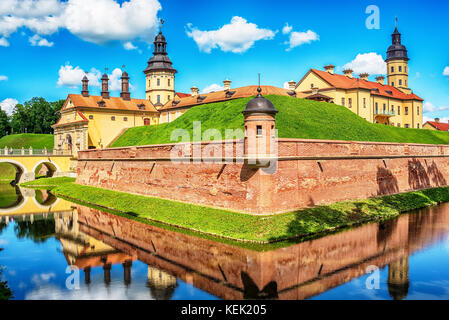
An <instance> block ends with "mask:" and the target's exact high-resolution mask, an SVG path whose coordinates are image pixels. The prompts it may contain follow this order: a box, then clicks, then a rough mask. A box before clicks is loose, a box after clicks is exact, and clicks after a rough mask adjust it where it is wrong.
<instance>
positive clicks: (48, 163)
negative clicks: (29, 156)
mask: <svg viewBox="0 0 449 320" xmlns="http://www.w3.org/2000/svg"><path fill="white" fill-rule="evenodd" d="M40 165H43V166H45V167H46V168H47V170H48V172H50V174H47V176H48V177H51V176H53V174H55V173H56V172H61V169H60V168H59V166H58V165H57V164H56V163H55V162H53V161H51V160H41V161H39V162H37V163H36V164H35V165H34V167H33V170H32V172H34V173H36V170H37V168H38V167H39V166H40Z"/></svg>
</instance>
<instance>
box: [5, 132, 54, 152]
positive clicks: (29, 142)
mask: <svg viewBox="0 0 449 320" xmlns="http://www.w3.org/2000/svg"><path fill="white" fill-rule="evenodd" d="M53 144H54V139H53V135H52V134H34V133H22V134H12V135H9V136H4V137H2V138H1V139H0V148H4V147H8V148H13V149H21V148H22V147H24V148H29V147H32V148H34V149H44V147H45V148H47V149H53Z"/></svg>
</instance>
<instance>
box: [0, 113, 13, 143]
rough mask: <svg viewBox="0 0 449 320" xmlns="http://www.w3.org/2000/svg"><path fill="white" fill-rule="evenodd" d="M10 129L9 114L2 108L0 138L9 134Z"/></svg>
mask: <svg viewBox="0 0 449 320" xmlns="http://www.w3.org/2000/svg"><path fill="white" fill-rule="evenodd" d="M10 130H11V127H10V125H9V119H8V115H7V114H6V112H5V111H3V110H0V138H1V137H3V136H5V135H7V134H8V133H9V132H10Z"/></svg>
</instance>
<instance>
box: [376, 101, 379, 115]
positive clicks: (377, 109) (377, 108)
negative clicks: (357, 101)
mask: <svg viewBox="0 0 449 320" xmlns="http://www.w3.org/2000/svg"><path fill="white" fill-rule="evenodd" d="M378 113H379V105H378V104H377V102H376V114H378Z"/></svg>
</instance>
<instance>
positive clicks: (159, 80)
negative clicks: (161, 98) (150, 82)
mask: <svg viewBox="0 0 449 320" xmlns="http://www.w3.org/2000/svg"><path fill="white" fill-rule="evenodd" d="M160 85H161V79H159V78H158V79H157V86H158V87H159V86H160Z"/></svg>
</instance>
